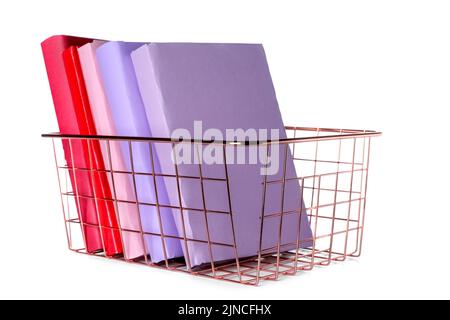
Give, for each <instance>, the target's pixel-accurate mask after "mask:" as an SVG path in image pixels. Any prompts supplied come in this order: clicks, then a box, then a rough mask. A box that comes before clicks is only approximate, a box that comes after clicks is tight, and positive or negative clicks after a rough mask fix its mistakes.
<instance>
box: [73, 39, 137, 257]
mask: <svg viewBox="0 0 450 320" xmlns="http://www.w3.org/2000/svg"><path fill="white" fill-rule="evenodd" d="M105 43H106V41H99V40H95V41H93V42H92V43H87V44H85V45H83V46H81V47H79V48H78V54H79V57H80V62H81V68H82V71H83V78H84V81H85V83H86V90H87V93H88V97H89V102H90V104H91V110H92V116H93V118H94V123H95V127H96V129H97V134H98V135H118V133H117V130H116V127H115V125H114V121H113V119H112V115H111V111H110V110H111V108H110V106H109V103H108V100H107V98H106V96H105V91H104V88H103V83H102V80H101V77H100V74H99V70H98V65H97V58H96V53H95V52H96V50H97V48H98V47H100V46H101V45H103V44H105ZM100 146H101V148H102V155H103V158H104V163H105V167H106V169H107V170H110V169H113V170H114V171H126V165H125V161H124V155H123V153H122V151H121V148H120V144H119V143H118V142H113V141H111V142H110V143H109V150H108V142H107V141H106V140H105V141H101V143H100ZM108 154H110V156H111V158H110V157H109V155H108ZM111 166H112V168H111ZM108 178H109V184H110V188H111V190H113V194H112V196H113V197H114V198H115V199H117V200H118V201H117V211H118V216H119V223H120V227H121V229H122V240H123V245H124V251H125V252H124V253H125V257H126V258H127V259H135V258H138V257H141V256H143V255H144V254H145V250H144V243H143V238H142V236H141V234H140V233H139V231H140V220H139V211H138V208H137V206H136V205H135V204H132V203H126V202H124V201H121V200H128V201H129V200H131V201H135V196H134V189H133V183H132V180H131V177H130V175H127V174H124V173H118V172H114V173H113V175H112V176H111V175H110V174H108ZM114 190H115V193H114ZM123 230H130V231H123Z"/></svg>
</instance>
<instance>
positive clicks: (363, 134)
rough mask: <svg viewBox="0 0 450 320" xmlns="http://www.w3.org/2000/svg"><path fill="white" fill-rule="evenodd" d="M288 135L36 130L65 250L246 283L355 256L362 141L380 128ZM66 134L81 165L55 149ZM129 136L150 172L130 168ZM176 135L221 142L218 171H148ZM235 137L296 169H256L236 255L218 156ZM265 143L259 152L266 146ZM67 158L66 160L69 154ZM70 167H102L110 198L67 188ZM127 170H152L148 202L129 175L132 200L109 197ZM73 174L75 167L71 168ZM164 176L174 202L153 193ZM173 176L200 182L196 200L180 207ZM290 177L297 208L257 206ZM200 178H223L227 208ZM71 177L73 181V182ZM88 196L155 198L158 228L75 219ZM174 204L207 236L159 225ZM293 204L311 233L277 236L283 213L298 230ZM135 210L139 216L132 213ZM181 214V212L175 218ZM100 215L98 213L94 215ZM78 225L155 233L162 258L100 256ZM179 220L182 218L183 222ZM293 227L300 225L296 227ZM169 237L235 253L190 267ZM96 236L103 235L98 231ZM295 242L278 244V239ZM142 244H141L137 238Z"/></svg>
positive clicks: (298, 130)
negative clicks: (217, 236)
mask: <svg viewBox="0 0 450 320" xmlns="http://www.w3.org/2000/svg"><path fill="white" fill-rule="evenodd" d="M286 132H287V134H288V138H286V139H280V140H276V141H255V142H248V141H247V142H241V143H239V142H236V141H209V140H195V139H185V140H183V141H180V140H172V139H169V138H147V137H123V136H83V135H64V134H59V133H49V134H43V135H42V137H45V138H50V139H51V140H52V145H53V153H54V157H55V163H56V171H57V177H58V182H59V190H60V195H61V203H62V211H63V216H64V222H65V227H66V234H67V242H68V247H69V249H70V250H72V251H75V252H77V253H83V254H89V255H95V256H102V257H106V258H109V259H117V260H122V261H126V262H130V263H139V264H144V265H147V266H151V267H155V268H162V269H168V270H172V271H179V272H186V273H190V274H192V275H196V276H201V277H207V278H214V279H219V280H223V281H229V282H235V283H242V284H246V285H259V284H260V283H261V281H263V280H277V279H279V278H280V277H281V276H283V275H295V274H297V273H298V272H300V271H306V270H312V269H313V268H314V267H316V266H327V265H330V264H331V263H333V262H336V261H345V260H346V259H347V258H349V257H359V256H360V255H361V250H362V242H363V235H364V224H365V212H366V203H367V181H368V173H369V157H370V144H371V139H372V138H373V137H377V136H380V135H381V132H377V131H372V130H352V129H330V128H313V127H292V126H289V127H286ZM63 141H67V142H68V143H67V144H66V145H68V146H69V148H70V154H71V157H72V160H73V149H72V142H73V141H86V142H87V146H88V150H89V164H90V167H89V168H79V167H73V166H68V165H67V162H66V161H64V158H63V157H61V156H60V154H61V152H62V144H63V143H62V142H63ZM93 141H98V143H103V144H104V145H105V146H106V150H107V153H108V157H107V159H109V160H108V161H106V162H109V163H106V164H105V169H104V170H99V169H96V168H95V166H93V163H92V159H91V151H90V149H91V143H93ZM113 141H121V142H122V143H127V144H128V146H129V148H130V151H131V152H130V158H131V159H130V161H131V164H132V165H131V171H120V170H114V168H113V165H112V161H111V147H110V146H111V143H112V142H113ZM135 142H139V143H146V144H148V146H149V150H150V155H149V159H150V161H151V165H152V166H151V167H152V169H153V171H152V172H150V173H148V172H136V171H135V169H134V165H133V158H132V155H133V152H132V150H133V149H132V145H133V143H135ZM178 143H191V144H195V145H197V146H198V145H199V144H211V143H214V144H221V145H222V146H223V150H224V152H223V154H224V163H223V167H224V172H225V178H223V179H222V178H212V177H206V176H204V175H203V173H202V170H201V165H199V173H200V174H199V176H183V175H181V174H180V173H179V170H178V166H177V165H175V164H174V167H175V168H174V169H175V174H167V173H155V172H154V157H155V155H154V152H153V150H154V146H155V145H157V144H172V146H175V145H176V144H178ZM237 144H241V145H244V147H245V146H248V145H252V144H265V145H268V146H271V145H273V144H278V145H279V146H280V147H281V148H284V149H281V150H284V152H280V154H284V161H283V166H284V168H285V166H286V160H287V158H288V157H287V155H288V151H289V149H290V152H291V154H292V156H293V159H294V163H295V166H296V171H297V177H286V170H284V174H283V177H282V179H278V180H274V179H273V178H272V177H271V176H270V175H267V174H265V175H262V176H261V186H260V187H261V188H262V194H263V199H262V205H261V207H262V209H261V214H260V219H259V220H260V227H261V228H260V230H261V231H260V234H259V236H260V247H259V251H258V254H257V256H255V257H250V258H244V259H242V258H239V257H238V255H237V252H238V251H237V245H236V240H235V239H236V238H235V234H234V233H235V230H234V224H233V223H234V219H233V211H232V203H233V201H232V198H231V193H230V189H229V188H230V183H229V179H230V178H229V175H228V164H227V162H226V157H225V154H226V147H227V146H230V145H237ZM269 148H270V147H267V152H269ZM72 163H74V162H73V161H72ZM77 170H80V171H86V172H90V173H91V174H92V175H93V174H95V172H97V173H98V172H105V173H106V174H108V175H109V176H110V179H111V180H110V182H111V185H112V198H111V199H104V198H103V199H101V198H98V197H97V196H96V195H95V194H94V195H93V196H92V195H91V196H90V197H88V196H85V195H80V194H78V192H77V190H71V183H70V177H69V172H70V171H72V172H75V171H77ZM116 173H119V174H129V175H131V176H132V177H133V181H135V177H136V176H137V175H147V176H151V177H152V178H153V182H154V188H155V193H156V202H155V203H145V202H140V201H139V200H138V197H137V191H136V183H134V195H135V199H136V201H125V200H120V199H117V197H116V190H115V189H116V188H115V181H114V174H116ZM73 176H76V175H73ZM158 176H162V177H171V178H175V179H176V181H177V191H178V199H179V206H170V205H163V204H160V203H159V201H158V195H157V194H158V189H157V184H156V177H158ZM180 179H197V180H199V181H200V184H201V191H202V199H203V208H201V209H196V208H187V207H185V206H183V204H182V201H181V197H182V194H181V189H180ZM290 180H297V181H299V183H300V185H301V186H302V188H301V197H302V198H303V200H304V206H305V208H299V209H298V210H295V211H292V210H291V211H285V210H284V208H283V204H281V211H280V212H275V213H270V214H268V213H267V212H265V208H264V204H265V196H266V192H267V188H269V187H271V186H272V185H280V184H281V189H282V193H283V196H282V198H283V197H284V189H285V186H286V183H287V182H288V181H290ZM205 181H216V182H221V183H224V184H225V185H226V188H227V194H228V203H229V208H230V210H229V211H228V212H226V211H218V210H210V209H208V208H207V207H206V203H205V190H204V188H205V187H204V182H205ZM75 185H76V182H75ZM83 197H86V198H91V199H93V200H94V201H95V203H96V208H97V210H98V207H97V201H113V202H114V204H115V207H116V211H117V208H118V204H119V203H121V202H125V203H130V204H134V205H137V207H138V208H139V206H140V205H149V206H156V207H157V208H158V210H157V211H158V219H159V226H160V231H161V232H160V233H149V232H144V231H143V230H142V223H141V222H140V228H139V230H130V229H125V228H122V227H121V226H120V219H119V218H118V220H119V226H118V228H111V227H108V226H102V225H98V224H89V223H86V222H85V221H83V219H82V217H81V215H80V216H79V215H78V214H77V209H76V206H74V205H73V203H74V202H75V201H79V199H80V198H83ZM164 207H166V208H173V209H178V210H179V212H180V213H181V215H182V216H183V211H185V210H194V211H198V212H199V213H200V214H204V217H205V221H206V226H205V227H206V230H207V236H208V237H207V240H206V241H205V240H204V239H191V238H187V237H186V232H185V229H184V233H183V234H181V235H178V236H173V235H166V234H164V230H162V224H161V213H160V210H159V209H160V208H164ZM300 212H306V213H307V217H308V222H309V224H310V226H311V229H312V234H313V239H302V240H300V237H299V236H297V242H296V243H291V244H281V235H282V234H281V224H282V222H283V217H285V216H287V215H294V214H295V215H297V216H298V230H300V224H301V219H300V216H301V215H300ZM211 214H226V215H228V216H229V217H230V219H231V221H230V222H231V227H232V232H233V235H232V238H233V243H232V244H229V243H217V242H213V241H211V236H210V231H209V228H208V220H207V218H208V215H211ZM274 217H281V218H280V230H279V231H280V232H279V234H278V244H277V246H275V247H273V248H265V249H262V247H261V243H262V236H263V234H262V233H263V225H264V222H265V221H266V220H267V219H271V218H274ZM139 218H140V216H139ZM182 220H183V221H184V219H182ZM98 221H100V219H99V220H98ZM85 227H90V228H102V229H118V230H120V231H121V234H122V232H134V233H137V234H140V235H141V237H142V241H143V242H144V237H145V236H159V237H160V238H161V240H162V246H163V251H164V257H165V260H164V261H163V262H162V263H158V264H155V263H152V262H151V261H150V259H149V256H148V255H146V256H143V257H142V259H133V260H130V259H127V258H126V257H124V256H123V255H120V256H114V257H108V256H106V255H105V254H104V252H95V253H92V252H87V250H86V245H85V243H86V242H85V236H84V232H83V230H85ZM183 228H184V223H183ZM299 233H300V231H299ZM166 238H177V239H179V240H181V241H182V244H184V245H185V248H186V250H187V254H189V249H188V246H187V243H188V241H193V242H201V243H206V244H207V245H208V248H209V252H210V254H211V255H212V246H226V247H228V248H233V249H234V252H235V259H234V260H233V261H229V262H228V263H225V264H223V263H221V264H216V263H215V262H214V260H213V259H211V265H210V266H208V267H206V268H203V269H201V270H195V269H193V268H191V266H190V265H189V263H188V261H189V259H172V260H170V259H167V254H166V248H165V245H164V239H166ZM311 240H313V241H312V246H311V247H307V248H302V246H301V243H302V241H309V242H311ZM102 241H103V239H102ZM287 245H288V246H289V247H290V248H292V247H295V248H298V249H296V250H288V251H285V249H283V247H285V246H287ZM144 247H145V246H144Z"/></svg>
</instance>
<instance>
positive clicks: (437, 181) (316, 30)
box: [0, 0, 450, 299]
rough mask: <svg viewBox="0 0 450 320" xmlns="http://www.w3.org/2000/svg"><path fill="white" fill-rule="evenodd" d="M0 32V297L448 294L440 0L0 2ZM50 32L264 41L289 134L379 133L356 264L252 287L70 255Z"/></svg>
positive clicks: (446, 11)
mask: <svg viewBox="0 0 450 320" xmlns="http://www.w3.org/2000/svg"><path fill="white" fill-rule="evenodd" d="M0 30H1V31H0V32H1V43H0V56H1V59H0V130H1V137H0V141H1V143H0V148H1V149H0V150H1V151H0V155H1V157H0V298H147V299H155V298H159V299H168V298H180V299H184V298H192V299H205V298H210V299H211V298H212V299H215V298H217V299H219V298H238V299H239V298H249V299H252V298H267V299H272V298H273V299H278V298H280V299H281V298H294V299H309V298H450V290H449V285H450V268H449V267H450V265H449V264H450V263H449V262H450V255H449V245H450V210H449V198H450V190H449V183H448V181H450V180H449V179H450V175H449V169H448V168H449V167H448V165H449V163H450V157H449V140H448V138H449V134H448V130H447V126H448V124H449V121H450V120H449V119H450V117H449V115H448V114H449V113H448V109H449V108H450V4H449V2H448V1H430V0H428V1H413V0H408V1H392V0H390V1H308V2H301V1H298V0H296V1H272V2H267V1H262V0H258V1H242V0H240V1H230V0H228V1H222V2H221V4H218V1H210V0H208V1H195V0H190V1H176V2H175V1H168V0H165V1H160V2H159V3H152V2H151V1H148V0H146V1H131V0H128V1H112V0H108V1H91V0H89V1H84V0H78V1H76V2H69V1H47V0H40V1H19V0H17V1H12V2H5V1H1V2H0ZM54 34H70V35H80V36H87V37H94V38H104V39H112V40H127V41H133V40H135V41H191V42H258V43H259V42H260V43H263V44H264V46H265V49H266V52H267V55H268V59H269V64H270V68H271V72H272V76H273V80H274V83H275V87H276V90H277V95H278V99H279V103H280V106H281V109H282V113H283V117H284V120H285V123H286V124H293V125H304V126H322V127H336V128H361V129H376V130H380V131H383V132H384V135H383V137H381V138H379V139H376V140H374V143H373V150H372V151H373V152H372V155H373V158H372V162H371V175H370V178H369V192H368V203H367V221H366V222H367V228H366V234H365V243H364V252H363V256H362V257H361V258H360V259H359V260H357V261H349V262H345V263H341V264H337V265H333V266H331V267H327V268H321V269H317V270H314V271H312V272H308V273H302V274H301V275H299V276H297V277H289V278H284V280H282V281H278V282H269V283H265V284H263V285H262V286H261V287H254V288H253V287H246V286H241V285H234V284H227V283H222V282H219V281H215V280H208V279H200V278H196V277H191V276H189V275H185V274H178V273H173V272H168V271H164V270H155V269H150V268H145V267H141V266H134V265H129V264H124V263H120V262H113V261H107V260H105V259H100V258H92V257H87V256H82V255H76V254H74V253H71V252H69V251H68V250H67V249H66V238H65V233H64V232H65V231H64V226H63V222H62V215H61V210H60V200H59V195H58V187H57V180H56V173H55V171H54V167H53V166H54V164H53V158H52V150H51V144H50V141H48V140H44V139H42V138H40V134H41V133H43V132H50V131H56V130H57V124H56V119H55V116H54V110H53V104H52V100H51V95H50V90H49V87H48V82H47V77H46V72H45V68H44V63H43V59H42V54H41V48H40V42H41V41H42V40H44V39H46V38H47V37H49V36H51V35H54ZM111 279H116V280H115V281H111Z"/></svg>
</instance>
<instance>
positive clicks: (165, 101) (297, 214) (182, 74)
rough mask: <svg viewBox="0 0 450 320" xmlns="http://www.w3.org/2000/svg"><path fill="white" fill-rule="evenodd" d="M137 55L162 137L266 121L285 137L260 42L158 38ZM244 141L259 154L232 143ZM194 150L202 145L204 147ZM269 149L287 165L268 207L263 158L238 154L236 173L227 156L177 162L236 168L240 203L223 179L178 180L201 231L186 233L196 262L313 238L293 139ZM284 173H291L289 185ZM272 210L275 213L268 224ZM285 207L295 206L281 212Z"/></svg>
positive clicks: (164, 163)
mask: <svg viewBox="0 0 450 320" xmlns="http://www.w3.org/2000/svg"><path fill="white" fill-rule="evenodd" d="M132 60H133V64H134V68H135V72H136V76H137V79H138V84H139V88H140V92H141V95H142V99H143V102H144V106H145V111H146V115H147V119H148V122H149V124H150V129H151V131H152V133H153V134H154V135H155V136H162V137H170V136H173V133H174V132H180V133H183V132H184V133H185V134H186V133H188V134H189V135H190V137H192V138H195V139H198V138H204V139H211V138H213V137H214V138H216V139H217V138H224V139H225V137H226V136H227V130H229V129H232V130H236V129H241V130H243V131H244V132H250V131H252V130H255V131H256V132H258V133H261V132H263V130H264V129H265V130H266V133H267V134H268V136H266V137H265V138H266V139H277V138H285V137H286V132H285V130H284V126H283V121H282V118H281V114H280V110H279V107H278V103H277V100H276V96H275V90H274V87H273V84H272V80H271V76H270V72H269V68H268V65H267V61H266V56H265V53H264V49H263V47H262V46H261V45H253V44H248V45H247V44H192V43H151V44H146V45H143V46H141V47H140V48H139V49H136V50H134V51H133V53H132ZM199 124H200V125H201V129H202V130H200V131H201V132H203V133H205V134H206V133H207V132H208V130H209V136H208V135H207V136H205V134H203V135H202V136H201V137H197V136H196V133H195V131H196V130H197V131H198V129H199V128H198V126H199ZM211 130H213V131H211ZM247 130H250V131H247ZM212 132H214V134H212ZM274 132H276V136H275V133H274ZM272 133H273V135H272ZM219 134H220V135H221V136H220V137H218V135H219ZM247 138H248V139H247V140H256V139H264V137H261V136H256V137H250V136H248V137H247ZM244 139H245V137H244ZM232 141H233V140H232ZM242 148H245V149H246V151H245V155H246V156H250V153H251V154H254V153H255V152H256V148H257V147H254V146H239V145H236V146H228V147H227V148H226V155H228V154H229V153H232V152H235V153H237V151H238V150H239V149H241V151H242ZM286 148H287V149H286ZM172 151H173V150H171V148H167V147H164V148H163V147H161V148H159V149H158V150H157V155H158V157H159V158H160V164H161V170H162V173H164V174H173V172H174V167H175V166H174V164H173V162H172V161H169V160H168V159H171V153H172ZM204 151H205V148H203V150H202V153H201V155H202V156H206V155H207V154H208V152H207V151H208V150H206V154H205V152H204ZM209 151H211V150H209ZM188 152H191V153H192V154H195V153H196V152H197V154H198V151H195V150H188ZM217 152H218V153H220V149H218V150H217ZM270 153H271V157H270V160H273V161H274V163H273V165H274V166H275V161H278V166H277V168H276V172H274V173H271V175H270V177H269V180H272V181H279V183H271V184H269V185H267V190H266V198H265V201H264V208H262V203H263V201H262V200H263V181H264V180H263V175H262V174H261V169H262V167H263V164H262V162H257V163H254V162H251V161H248V162H246V163H244V164H242V163H239V161H237V159H234V160H235V161H234V162H233V163H231V161H229V163H228V164H227V166H226V167H227V168H228V170H227V171H228V172H226V171H225V170H224V169H225V166H224V165H223V162H222V163H216V162H214V161H213V162H212V163H209V164H208V163H205V162H203V163H202V165H201V166H198V165H196V164H186V163H185V164H179V165H178V171H179V173H180V174H182V175H185V176H192V177H197V178H198V177H200V175H201V176H202V177H208V178H217V179H224V178H226V174H227V173H228V177H229V188H230V189H229V194H230V199H231V203H229V202H228V199H229V198H228V194H227V193H228V190H227V186H226V183H224V182H223V181H214V180H204V181H203V184H202V183H201V180H199V179H180V181H179V184H180V187H181V195H182V199H181V200H182V203H183V206H184V207H185V208H192V210H184V212H183V215H182V216H181V215H176V217H177V219H176V223H177V227H178V231H179V233H180V234H183V233H185V234H186V236H187V238H190V239H195V240H197V241H187V242H186V243H185V244H184V246H183V249H184V254H185V257H186V259H187V261H188V263H189V264H190V267H198V266H200V267H201V266H202V265H205V264H206V266H207V265H208V264H210V262H211V261H216V262H223V261H228V260H232V259H235V256H236V251H237V255H238V256H239V257H240V258H244V257H251V256H255V255H257V254H258V253H259V248H260V244H261V249H262V252H263V253H264V252H265V253H270V252H276V251H277V250H278V247H279V249H280V250H281V251H287V250H291V249H295V248H296V244H297V240H300V247H308V246H311V245H312V233H311V229H310V225H309V221H308V219H307V215H306V212H305V211H304V210H302V208H304V204H303V200H302V199H301V187H300V185H299V182H298V180H296V177H297V175H296V172H295V167H294V163H293V159H292V155H291V152H290V150H289V148H288V147H287V145H280V146H279V148H278V150H271V151H270ZM222 157H223V155H222ZM262 158H264V157H262ZM218 159H220V157H218V158H217V157H216V160H218ZM284 159H286V162H285V161H284ZM262 160H264V161H266V160H267V159H262ZM284 163H286V166H284ZM200 170H201V172H200ZM283 177H285V178H286V179H287V180H286V181H285V184H284V188H283V183H282V181H283ZM280 182H281V183H280ZM165 183H166V187H167V190H168V195H169V199H168V201H169V203H170V204H171V205H174V206H177V205H178V203H179V199H178V197H177V190H176V189H177V184H176V181H173V180H169V179H166V180H165ZM263 210H264V215H265V217H266V218H264V219H263V220H264V221H263V225H261V219H260V217H261V215H262V212H263ZM282 211H283V212H285V213H286V212H291V213H290V214H283V215H282V214H281V212H282ZM221 212H222V213H221ZM224 213H225V214H224ZM269 216H270V217H269ZM182 219H184V220H182ZM233 229H234V230H233ZM261 230H262V232H261ZM235 250H236V251H235Z"/></svg>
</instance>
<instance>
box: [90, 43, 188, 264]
mask: <svg viewBox="0 0 450 320" xmlns="http://www.w3.org/2000/svg"><path fill="white" fill-rule="evenodd" d="M140 46H142V43H125V42H108V43H106V44H104V45H102V46H100V47H99V48H98V49H97V51H96V55H97V62H98V66H99V71H100V75H101V78H102V80H103V85H104V89H105V93H106V97H107V99H108V102H109V106H110V108H111V115H112V118H113V122H114V124H115V127H116V132H117V134H118V135H122V136H143V137H151V136H152V134H151V131H150V128H149V125H148V122H147V118H146V115H145V110H144V105H143V104H142V99H141V96H140V93H139V89H138V85H137V82H136V76H135V73H134V69H133V64H132V61H131V57H130V53H131V52H132V51H133V50H135V49H137V48H139V47H140ZM120 148H121V150H122V152H123V154H124V158H125V166H126V168H117V167H116V168H114V169H115V170H121V171H131V170H132V169H134V171H135V172H136V173H137V174H136V175H135V176H134V181H133V182H132V183H133V185H134V184H135V185H136V191H137V198H138V200H139V202H141V203H143V204H141V205H139V207H138V208H139V211H140V216H141V221H142V229H143V231H144V232H148V233H150V235H145V236H144V238H145V241H144V242H145V245H146V249H147V253H148V254H150V257H151V261H152V262H155V263H157V262H160V261H162V260H164V259H165V258H167V259H171V258H175V257H181V256H183V252H182V250H181V245H180V240H179V239H177V238H174V237H177V236H178V232H177V229H176V226H175V221H174V217H173V215H172V210H171V209H170V208H167V207H164V208H163V207H157V206H156V204H157V200H159V202H160V203H161V202H162V203H164V202H167V199H168V196H167V192H166V189H165V186H164V184H163V182H162V181H159V180H158V179H155V180H156V181H155V180H153V176H151V175H148V174H149V173H152V172H153V170H152V169H153V166H152V161H151V158H150V155H151V153H150V147H149V144H148V143H145V142H133V143H132V144H131V150H132V153H131V155H132V160H133V161H131V157H130V146H129V144H128V143H127V142H122V143H121V145H120ZM132 165H133V167H132ZM113 167H114V164H113ZM154 168H155V171H159V161H158V159H157V158H156V157H154ZM127 176H128V177H129V179H133V176H132V175H130V174H128V175H127ZM155 184H156V186H157V191H158V193H157V194H156V193H155ZM157 198H158V199H157ZM135 199H136V197H135V195H134V194H129V195H127V196H126V199H119V200H123V201H121V202H120V204H121V205H131V206H135V204H133V203H129V202H134V201H135ZM119 211H120V206H119ZM161 224H162V227H163V230H162V231H163V233H164V235H167V236H169V237H164V238H163V239H162V238H161V237H160V236H159V234H161V230H160V225H161ZM135 231H139V228H138V229H137V230H135ZM170 236H172V237H170ZM162 240H164V241H162Z"/></svg>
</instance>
